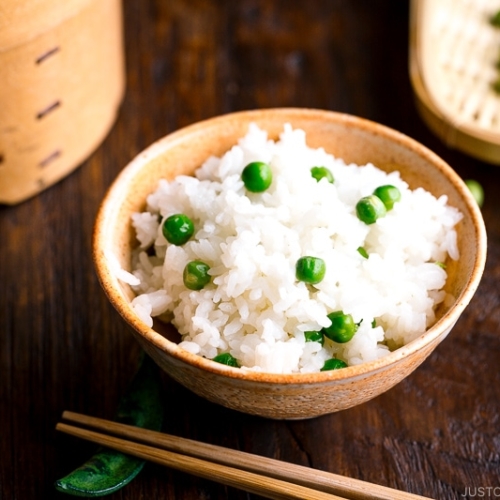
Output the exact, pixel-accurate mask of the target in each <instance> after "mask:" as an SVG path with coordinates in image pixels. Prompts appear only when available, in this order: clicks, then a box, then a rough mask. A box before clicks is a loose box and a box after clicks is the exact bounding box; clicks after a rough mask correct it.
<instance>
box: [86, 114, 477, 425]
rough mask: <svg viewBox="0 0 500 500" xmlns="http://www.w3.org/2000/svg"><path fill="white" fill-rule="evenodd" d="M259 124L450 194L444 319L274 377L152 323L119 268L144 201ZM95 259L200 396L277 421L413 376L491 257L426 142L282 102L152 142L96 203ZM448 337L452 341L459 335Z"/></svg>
mask: <svg viewBox="0 0 500 500" xmlns="http://www.w3.org/2000/svg"><path fill="white" fill-rule="evenodd" d="M251 123H256V124H257V125H258V126H259V127H261V128H262V129H265V130H266V131H267V132H268V134H269V137H270V138H274V139H276V138H277V137H278V135H279V133H280V132H282V130H283V126H284V124H286V123H289V124H291V125H292V127H293V128H300V129H303V130H304V131H305V132H306V136H307V143H308V145H309V146H310V147H315V148H317V147H323V148H324V149H325V150H326V152H328V153H331V154H333V155H334V156H336V157H338V158H342V159H344V160H345V161H346V163H350V162H353V163H356V164H358V165H363V164H366V163H373V164H374V165H375V166H377V167H378V168H380V169H382V170H385V171H388V172H390V171H393V170H398V171H399V172H400V173H401V177H402V178H403V179H404V180H405V181H406V182H407V183H408V184H409V185H410V187H411V188H413V189H414V188H417V187H419V186H420V187H423V188H424V189H426V190H428V191H430V192H431V193H432V194H434V195H435V196H436V197H438V196H441V195H443V194H444V195H446V196H447V197H448V202H449V204H450V205H453V206H455V207H456V208H458V209H459V210H460V211H461V212H462V213H463V215H464V217H463V219H462V221H460V222H459V224H458V226H457V233H458V248H459V251H460V259H459V260H458V261H456V262H455V261H451V262H450V263H449V264H448V266H447V272H448V279H447V283H446V291H447V292H448V293H449V294H451V295H452V296H453V297H454V301H453V302H452V303H451V304H449V305H447V306H440V307H439V308H438V309H437V311H436V314H437V322H436V323H435V324H434V325H433V326H432V327H431V328H429V329H428V330H427V331H426V332H425V333H424V334H422V335H421V336H420V337H418V338H417V339H415V340H414V341H412V342H410V343H408V344H407V345H405V346H404V347H401V348H400V349H397V350H395V351H393V352H392V353H390V354H389V355H387V356H385V357H383V358H380V359H378V360H376V361H371V362H367V363H364V364H361V365H356V366H350V367H347V368H344V369H342V370H333V371H323V372H319V373H300V374H272V373H263V372H253V371H247V370H240V369H238V368H233V367H229V366H226V365H222V364H220V363H216V362H214V361H211V360H209V359H205V358H203V357H200V356H198V355H195V354H191V353H189V352H187V351H186V350H184V349H182V348H180V347H179V346H178V344H177V340H176V339H177V338H178V334H177V333H176V332H175V330H174V329H173V327H172V326H170V325H163V324H160V323H159V322H155V323H154V324H153V327H152V328H150V327H148V326H147V325H146V324H144V322H142V321H141V320H140V319H139V318H138V316H137V315H136V314H135V312H134V310H133V308H132V306H131V300H132V299H133V297H134V292H133V291H132V290H131V288H130V286H129V285H127V284H125V283H123V282H122V281H120V280H119V279H118V278H117V276H116V265H117V264H119V266H120V267H121V268H123V269H125V270H130V267H131V252H132V249H133V247H134V246H135V245H137V242H136V241H135V236H134V231H133V228H132V224H131V215H132V213H134V212H138V211H141V210H143V209H144V208H145V204H146V197H147V196H148V195H149V194H150V193H152V192H153V191H154V190H155V189H156V187H157V184H158V181H159V180H160V179H161V178H164V179H173V178H174V177H175V176H177V175H181V174H186V175H192V174H193V172H194V171H195V170H196V169H197V168H198V167H199V166H201V164H202V163H203V162H204V161H205V160H206V159H207V158H208V157H209V156H211V155H215V156H221V155H223V154H224V153H225V152H226V151H227V150H229V149H230V148H231V147H232V146H233V145H235V144H236V143H237V142H238V139H240V138H241V137H243V136H244V135H245V134H246V132H247V130H248V126H249V125H250V124H251ZM93 258H94V263H95V267H96V271H97V275H98V278H99V280H100V283H101V285H102V287H103V289H104V292H105V294H106V296H107V297H108V299H109V300H110V302H111V303H112V305H113V306H114V307H115V308H116V310H117V311H118V313H119V314H120V315H121V317H122V318H123V320H124V321H125V323H126V324H128V325H129V326H130V327H131V328H130V330H131V331H132V333H133V335H134V336H135V338H136V339H137V341H138V342H139V344H140V345H141V346H142V348H143V349H144V350H145V351H146V352H147V353H148V354H149V355H150V356H151V357H152V358H153V359H154V361H155V362H156V363H157V364H158V365H159V366H160V367H161V368H162V369H163V370H165V371H166V372H167V373H168V374H169V375H170V376H171V377H172V378H173V379H174V380H176V381H177V382H179V383H181V384H182V385H184V386H185V387H187V388H188V389H190V390H191V391H193V392H195V393H196V394H198V395H200V396H202V397H204V398H206V399H208V400H210V401H212V402H215V403H218V404H221V405H224V406H226V407H229V408H232V409H234V410H238V411H242V412H246V413H250V414H254V415H259V416H262V417H267V418H275V419H302V418H311V417H316V416H319V415H324V414H328V413H333V412H336V411H340V410H343V409H346V408H350V407H352V406H355V405H358V404H361V403H364V402H366V401H368V400H370V399H372V398H374V397H376V396H378V395H379V394H381V393H383V392H385V391H387V390H388V389H390V388H391V387H393V386H394V385H396V384H397V383H398V382H400V381H401V380H403V379H404V378H405V377H407V376H408V375H409V374H410V373H412V372H413V371H414V370H415V369H416V368H417V367H418V366H419V365H420V364H421V363H422V362H423V361H424V360H425V359H426V358H427V357H428V356H429V355H430V354H431V353H432V352H433V350H434V349H435V348H436V347H437V345H438V344H439V343H440V342H441V341H442V340H443V339H444V338H445V337H446V336H447V335H448V333H449V332H450V330H451V329H452V328H453V326H454V325H455V323H456V322H457V320H458V319H459V317H460V315H461V314H462V312H463V311H464V309H465V307H466V306H467V305H468V303H469V302H470V300H471V299H472V297H473V295H474V293H475V291H476V289H477V287H478V285H479V282H480V279H481V276H482V273H483V270H484V265H485V260H486V231H485V227H484V222H483V219H482V216H481V212H480V210H479V208H478V206H477V204H476V202H475V200H474V198H473V197H472V195H471V193H470V192H469V190H468V189H467V187H466V185H465V184H464V183H463V181H462V180H461V179H460V177H459V176H458V175H457V174H456V173H455V171H454V170H453V169H452V168H451V167H450V166H449V165H448V164H447V163H445V162H444V161H443V160H442V159H441V158H439V157H438V156H437V155H435V154H434V153H433V152H431V151H430V150H428V149H427V148H426V147H424V146H423V145H421V144H420V143H418V142H416V141H415V140H413V139H411V138H409V137H408V136H406V135H404V134H401V133H399V132H397V131H395V130H393V129H390V128H388V127H385V126H383V125H381V124H378V123H374V122H371V121H368V120H365V119H362V118H358V117H354V116H351V115H346V114H342V113H336V112H331V111H324V110H316V109H302V108H278V109H263V110H253V111H242V112H237V113H231V114H227V115H223V116H220V117H216V118H212V119H209V120H205V121H202V122H199V123H196V124H194V125H190V126H188V127H185V128H183V129H180V130H178V131H176V132H174V133H172V134H169V135H167V136H166V137H164V138H162V139H160V140H159V141H157V142H155V143H154V144H152V145H151V146H150V147H148V148H147V149H146V150H145V151H143V152H142V153H140V154H139V155H138V156H137V157H136V158H135V159H133V160H132V161H131V162H130V163H129V164H128V165H127V166H126V167H125V168H124V169H123V170H122V172H121V173H120V174H119V175H118V177H117V178H116V180H115V181H114V183H113V184H112V186H111V187H110V189H109V191H108V193H107V194H106V196H105V198H104V200H103V202H102V204H101V207H100V209H99V212H98V215H97V219H96V223H95V228H94V235H93ZM452 341H453V340H452V339H449V340H448V342H452Z"/></svg>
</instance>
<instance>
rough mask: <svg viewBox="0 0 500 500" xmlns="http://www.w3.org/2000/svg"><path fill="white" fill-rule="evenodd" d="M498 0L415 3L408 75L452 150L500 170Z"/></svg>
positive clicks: (422, 109) (426, 116) (428, 119)
mask: <svg viewBox="0 0 500 500" xmlns="http://www.w3.org/2000/svg"><path fill="white" fill-rule="evenodd" d="M499 10H500V0H474V1H470V0H412V1H411V12H410V51H409V62H410V64H409V71H410V78H411V83H412V85H413V90H414V93H415V97H416V105H417V109H418V111H419V113H420V115H421V117H422V119H423V120H424V122H425V123H426V124H427V125H428V126H429V128H430V129H431V130H432V131H433V132H434V133H435V134H436V135H437V136H438V137H439V138H440V139H441V140H442V141H443V142H444V143H445V144H446V145H447V146H449V147H450V148H454V149H457V150H460V151H462V152H464V153H466V154H468V155H470V156H473V157H475V158H478V159H480V160H483V161H485V162H488V163H491V164H493V165H500V95H499V94H498V92H496V91H494V90H493V83H494V82H495V81H497V80H498V79H499V78H500V72H499V69H498V66H497V64H498V53H499V48H500V29H499V28H496V27H493V26H492V25H491V24H490V22H489V19H490V18H491V17H492V16H493V15H494V14H495V13H496V12H498V11H499Z"/></svg>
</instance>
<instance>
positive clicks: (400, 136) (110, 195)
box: [92, 107, 487, 384]
mask: <svg viewBox="0 0 500 500" xmlns="http://www.w3.org/2000/svg"><path fill="white" fill-rule="evenodd" d="M298 115H300V116H301V117H302V118H304V117H306V118H309V119H314V120H318V119H322V120H326V121H328V122H332V121H333V122H335V123H337V124H344V125H353V126H355V127H356V128H358V129H362V130H363V131H369V132H370V133H374V134H377V135H382V136H384V137H385V138H386V139H389V140H392V141H395V142H397V143H399V144H400V145H401V146H403V147H405V148H408V149H409V150H411V151H412V152H414V153H415V154H417V155H419V156H420V157H423V158H424V159H425V160H426V161H428V162H429V163H432V164H433V165H434V166H435V167H436V168H438V169H439V170H440V171H441V172H442V173H443V174H444V175H445V176H446V177H447V178H448V179H449V180H450V182H451V183H452V184H453V186H454V187H455V188H456V189H457V191H458V192H459V194H460V196H461V197H462V198H463V200H464V203H465V205H466V207H467V208H468V210H469V213H470V215H471V217H472V222H473V225H474V230H475V234H476V238H477V251H476V255H475V260H474V264H473V270H472V272H471V275H470V276H469V279H468V282H467V285H466V286H465V287H464V289H463V290H462V292H461V293H460V295H459V296H458V297H456V299H455V304H454V305H453V307H451V308H450V310H448V311H447V312H446V313H445V314H444V315H443V316H442V317H441V318H440V319H439V320H438V321H437V322H436V323H435V324H434V325H433V326H431V327H430V328H429V329H427V330H426V331H425V332H424V333H423V334H421V335H420V336H419V337H417V338H416V339H414V340H412V341H411V342H409V343H408V344H406V345H404V346H402V347H400V348H398V349H396V350H395V351H392V352H391V353H389V354H388V355H386V356H384V357H382V358H379V359H376V360H373V361H368V362H365V363H362V364H359V365H353V366H348V367H347V368H343V369H342V370H330V371H323V372H322V371H320V372H312V373H285V374H282V373H272V372H261V371H253V370H249V369H244V368H243V369H242V368H233V367H230V366H226V365H223V364H221V363H217V362H214V361H212V360H210V359H207V358H204V357H202V356H199V355H197V354H192V353H190V352H189V351H186V350H185V349H182V348H181V347H179V345H178V344H176V343H175V342H172V341H170V340H168V339H167V338H166V337H164V336H163V335H161V334H160V333H158V332H156V331H155V330H154V329H153V328H152V327H149V326H147V325H146V324H145V323H144V322H142V321H141V320H140V319H139V317H138V316H137V315H136V314H135V313H134V312H133V309H132V308H131V306H130V304H129V302H128V301H127V300H126V298H124V296H123V295H122V294H121V293H120V292H119V291H118V290H119V280H118V278H117V277H116V276H115V275H113V273H112V270H111V269H110V266H109V263H108V259H107V257H106V252H105V249H106V245H105V242H106V234H107V232H108V227H109V225H110V223H111V221H112V220H113V218H114V216H115V215H116V214H117V212H118V206H120V203H122V202H123V196H122V191H123V187H124V186H126V185H127V183H128V182H129V181H130V180H132V179H133V178H134V176H135V175H136V173H137V172H138V171H139V170H140V169H141V168H142V166H143V165H145V164H147V163H148V162H149V161H150V160H151V159H153V158H155V157H156V156H158V155H159V154H161V153H162V152H164V150H165V149H168V148H169V147H171V146H172V145H173V144H175V143H177V142H178V141H182V140H184V139H185V137H186V136H189V135H192V134H196V133H198V132H199V131H200V130H203V129H205V128H207V127H208V128H210V127H212V126H215V125H218V124H220V123H221V122H224V121H231V120H235V119H239V118H244V119H245V120H248V119H252V120H255V121H258V119H259V118H266V117H270V116H279V117H282V119H283V121H284V122H285V121H286V119H287V117H288V118H289V119H292V118H293V117H294V116H298ZM486 250H487V241H486V229H485V225H484V220H483V218H482V214H481V211H480V208H479V207H478V205H477V203H476V201H475V199H474V198H473V196H472V194H471V193H470V191H469V189H468V188H467V186H466V185H465V183H464V182H463V180H462V179H461V178H460V177H459V176H458V174H457V173H456V172H455V171H454V170H453V169H452V167H451V166H450V165H448V163H446V162H445V161H444V160H443V159H442V158H440V157H439V156H438V155H437V154H435V153H434V152H432V151H431V150H430V149H428V148H427V147H426V146H424V145H422V144H421V143H420V142H418V141H416V140H415V139H412V138H411V137H409V136H407V135H406V134H404V133H402V132H398V131H397V130H395V129H393V128H390V127H388V126H386V125H382V124H380V123H377V122H374V121H372V120H368V119H366V118H361V117H358V116H355V115H350V114H346V113H341V112H336V111H329V110H322V109H314V108H294V107H283V108H264V109H251V110H245V111H237V112H231V113H226V114H223V115H219V116H216V117H213V118H208V119H205V120H201V121H199V122H196V123H193V124H191V125H188V126H185V127H182V128H180V129H177V130H175V131H173V132H171V133H169V134H167V135H165V136H164V137H162V138H160V139H159V140H157V141H155V142H154V143H152V144H151V145H150V146H148V147H147V148H146V149H144V150H143V151H142V152H140V153H139V154H137V155H136V156H135V157H134V158H133V159H132V160H131V161H130V162H129V163H128V164H127V165H126V166H125V167H124V168H123V169H122V171H121V172H120V173H119V174H118V175H117V177H116V178H115V180H114V181H113V182H112V184H111V185H110V187H109V188H108V190H107V192H106V194H105V196H104V198H103V199H102V202H101V204H100V207H99V209H98V213H97V216H96V219H95V224H94V228H93V234H92V257H93V262H94V267H95V270H96V273H97V277H98V280H99V282H100V284H101V286H102V288H103V290H104V293H105V295H106V296H107V297H108V300H109V301H110V302H111V304H112V305H113V306H114V308H115V309H116V310H117V311H118V313H119V314H120V315H121V316H122V318H123V319H124V320H125V321H126V322H127V323H128V324H129V325H130V326H131V327H132V328H133V329H134V330H135V332H136V333H137V334H139V335H140V336H141V337H143V338H144V339H145V340H146V341H147V342H149V343H151V344H152V345H153V346H154V347H156V348H157V349H159V350H161V351H164V352H166V353H167V354H169V355H171V356H172V357H173V358H175V359H177V360H178V361H181V362H184V363H187V364H188V365H191V366H193V367H197V368H199V369H201V370H202V371H204V372H207V373H211V374H214V375H219V376H223V377H230V378H233V379H244V380H246V381H252V382H255V383H268V384H321V383H325V382H328V381H336V382H342V381H343V380H345V381H348V382H351V381H352V380H353V379H357V378H364V377H368V376H369V375H371V374H373V373H376V372H379V371H381V370H383V369H385V368H387V367H388V366H389V365H395V364H397V363H399V362H401V361H402V360H403V359H404V358H407V357H409V356H412V355H414V354H416V353H417V352H418V351H420V350H421V349H423V348H424V347H425V346H427V345H429V344H432V343H433V342H438V341H440V340H441V339H440V337H442V338H444V337H445V336H446V335H447V334H448V333H449V331H450V330H451V328H452V327H453V326H454V324H455V322H456V321H457V319H458V317H459V316H460V315H461V313H462V312H463V310H464V309H465V307H466V306H467V305H468V303H469V302H470V300H471V299H472V297H473V295H474V294H475V292H476V290H477V287H478V285H479V282H480V280H481V276H482V274H483V271H484V267H485V263H486Z"/></svg>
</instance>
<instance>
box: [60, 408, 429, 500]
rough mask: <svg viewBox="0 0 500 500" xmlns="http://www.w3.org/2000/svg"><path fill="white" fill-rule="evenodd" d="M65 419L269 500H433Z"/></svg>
mask: <svg viewBox="0 0 500 500" xmlns="http://www.w3.org/2000/svg"><path fill="white" fill-rule="evenodd" d="M62 418H63V419H64V420H66V421H68V422H71V423H73V424H79V425H81V426H85V427H77V426H75V425H70V424H68V423H63V422H60V423H58V424H57V425H56V429H57V430H59V431H62V432H65V433H67V434H71V435H73V436H76V437H79V438H82V439H86V440H88V441H92V442H94V443H97V444H100V445H102V446H106V447H108V448H112V449H115V450H118V451H121V452H122V453H126V454H129V455H133V456H135V457H138V458H142V459H144V460H148V461H150V462H154V463H157V464H160V465H164V466H166V467H170V468H172V469H176V470H179V471H182V472H186V473H189V474H192V475H195V476H198V477H201V478H204V479H209V480H211V481H216V482H219V483H222V484H225V485H226V486H231V487H234V488H239V489H241V490H244V491H247V492H249V493H254V494H256V495H260V496H263V497H266V498H271V499H276V500H346V499H349V500H351V499H352V500H424V499H425V500H429V499H428V498H426V497H422V496H419V495H414V494H411V493H406V492H403V491H399V490H394V489H391V488H387V487H384V486H379V485H376V484H371V483H367V482H365V481H360V480H358V479H350V478H347V477H343V476H339V475H336V474H331V473H329V472H325V471H321V470H317V469H311V468H309V467H305V466H301V465H295V464H291V463H287V462H282V461H280V460H275V459H272V458H266V457H261V456H258V455H253V454H251V453H246V452H242V451H238V450H232V449H229V448H223V447H221V446H215V445H211V444H208V443H201V442H198V441H193V440H191V439H185V438H181V437H176V436H171V435H168V434H164V433H161V432H156V431H151V430H148V429H142V428H139V427H134V426H130V425H125V424H120V423H117V422H112V421H109V420H103V419H100V418H95V417H90V416H86V415H82V414H79V413H74V412H69V411H65V412H64V413H63V415H62ZM91 429H95V430H91ZM97 431H102V432H97Z"/></svg>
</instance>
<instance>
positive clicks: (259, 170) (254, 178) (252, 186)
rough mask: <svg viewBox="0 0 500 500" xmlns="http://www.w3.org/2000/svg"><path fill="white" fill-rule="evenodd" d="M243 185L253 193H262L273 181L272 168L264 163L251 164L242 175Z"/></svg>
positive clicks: (255, 162)
mask: <svg viewBox="0 0 500 500" xmlns="http://www.w3.org/2000/svg"><path fill="white" fill-rule="evenodd" d="M241 178H242V180H243V184H245V187H246V188H247V189H248V191H251V192H252V193H262V191H265V190H266V189H267V188H268V187H269V186H270V185H271V182H272V181H273V173H272V171H271V167H270V166H269V165H268V164H267V163H264V162H262V161H254V162H252V163H249V164H248V165H247V166H246V167H245V168H244V169H243V172H242V174H241Z"/></svg>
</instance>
